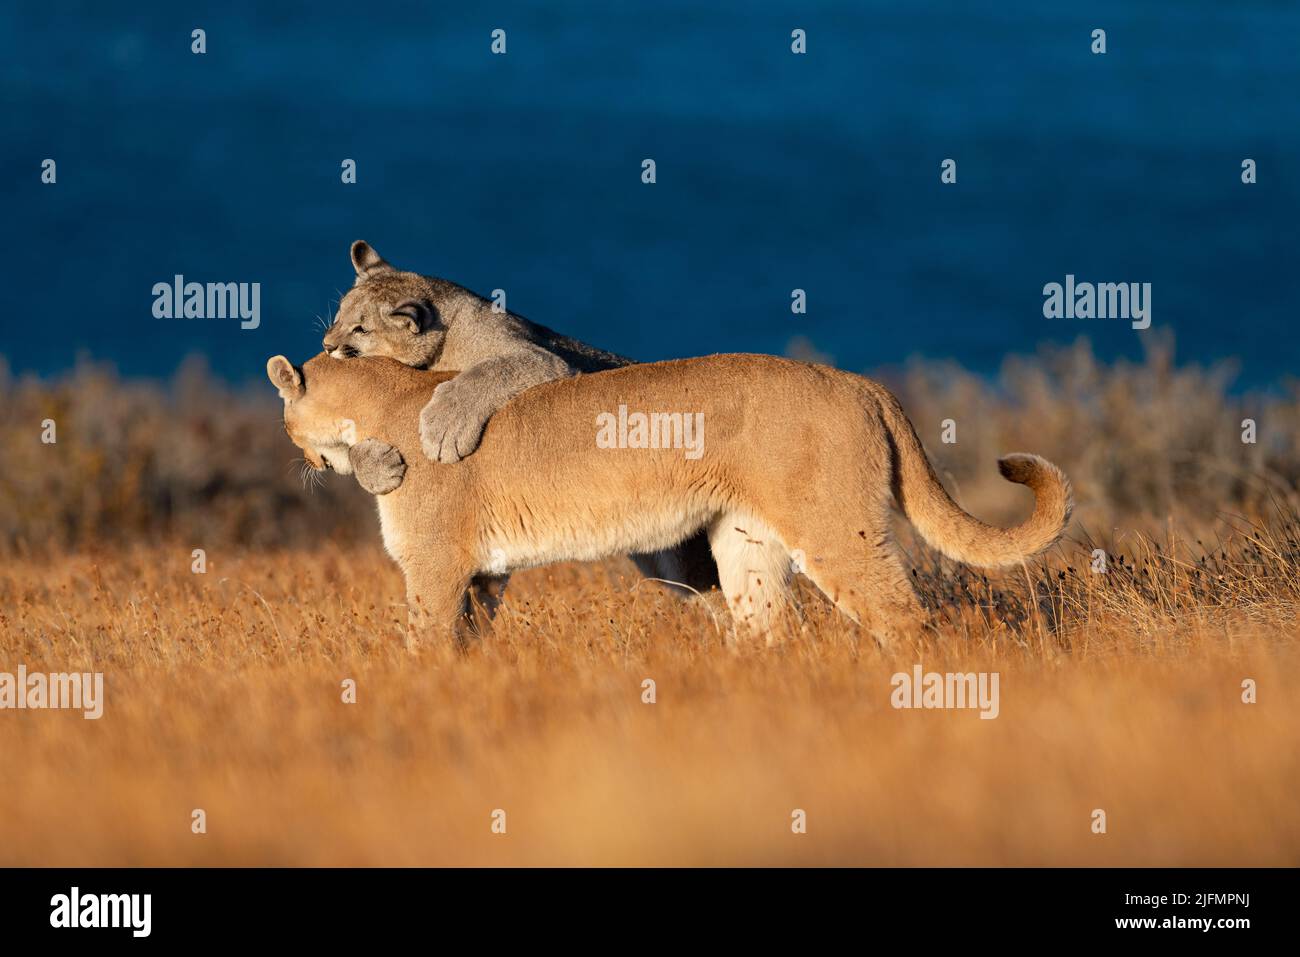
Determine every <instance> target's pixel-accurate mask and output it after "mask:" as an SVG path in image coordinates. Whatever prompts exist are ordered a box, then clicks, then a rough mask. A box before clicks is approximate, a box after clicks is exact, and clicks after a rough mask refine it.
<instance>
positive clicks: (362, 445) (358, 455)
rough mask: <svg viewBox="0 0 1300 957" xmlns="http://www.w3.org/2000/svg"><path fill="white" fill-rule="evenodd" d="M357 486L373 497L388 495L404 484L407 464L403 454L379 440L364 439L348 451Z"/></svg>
mask: <svg viewBox="0 0 1300 957" xmlns="http://www.w3.org/2000/svg"><path fill="white" fill-rule="evenodd" d="M348 461H349V462H351V463H352V472H353V474H355V475H356V477H357V484H359V485H360V486H361V487H362V488H363V489H365V490H366V491H367V492H369V493H370V494H371V495H387V494H388V493H389V492H391V491H392V490H393V489H395V488H397V486H399V485H401V484H402V478H403V477H404V476H405V475H406V462H405V460H404V459H403V458H402V453H401V452H399V451H397V449H395V448H393V447H392V446H391V445H389V444H388V443H387V442H381V441H379V439H363V440H362V441H360V442H358V443H357V444H356V445H354V446H352V448H350V449H348Z"/></svg>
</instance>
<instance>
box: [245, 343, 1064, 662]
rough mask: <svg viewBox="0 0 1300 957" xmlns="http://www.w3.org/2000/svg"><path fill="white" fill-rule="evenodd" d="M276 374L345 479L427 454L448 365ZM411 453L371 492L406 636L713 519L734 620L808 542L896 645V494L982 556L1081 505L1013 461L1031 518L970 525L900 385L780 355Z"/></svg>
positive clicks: (524, 401)
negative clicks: (657, 415)
mask: <svg viewBox="0 0 1300 957" xmlns="http://www.w3.org/2000/svg"><path fill="white" fill-rule="evenodd" d="M267 375H268V376H269V377H270V379H271V381H272V383H274V384H275V386H276V387H277V389H278V390H279V392H280V396H281V397H282V398H283V399H284V422H285V428H286V429H287V431H288V433H289V435H290V437H291V438H292V439H293V441H294V442H295V443H296V444H297V445H298V446H299V447H300V448H301V449H302V450H303V452H304V454H305V455H306V458H307V461H308V462H309V463H311V464H312V465H313V466H315V467H317V468H333V469H335V470H337V471H340V472H344V473H346V472H349V471H350V470H351V463H350V461H349V455H348V453H349V449H350V448H351V447H352V446H354V445H356V444H357V443H359V442H362V441H366V440H367V439H372V438H373V439H378V440H379V441H381V442H384V443H387V444H389V445H391V446H394V447H395V448H397V449H399V450H408V449H414V448H415V446H416V444H417V443H418V442H419V441H420V438H419V433H418V425H417V422H418V414H417V413H418V412H419V409H420V407H421V406H422V405H423V404H424V402H426V401H427V397H428V394H429V391H430V388H431V387H432V386H436V385H437V384H438V383H441V382H443V381H446V380H447V379H449V378H450V377H451V375H452V373H439V372H430V371H423V370H418V369H413V368H410V367H408V366H405V365H402V364H401V363H399V362H396V361H393V360H390V359H353V360H349V361H346V362H343V361H339V360H337V359H333V358H331V357H329V356H328V355H319V356H316V357H315V358H313V359H311V360H309V361H308V362H307V363H306V364H304V365H303V366H302V367H301V368H295V367H294V366H293V365H292V364H290V362H289V361H288V360H287V359H285V358H284V357H283V356H275V357H273V358H272V359H270V360H269V361H268V363H267ZM620 407H622V408H620ZM627 409H632V410H639V411H641V412H642V413H645V412H652V411H658V412H678V413H684V414H686V415H698V416H702V420H703V422H704V423H705V429H706V431H705V433H704V436H702V438H704V439H705V441H702V442H701V443H699V446H698V454H696V453H697V449H696V448H695V447H694V446H692V447H689V448H688V447H684V446H683V443H678V442H675V441H673V439H674V438H675V436H672V435H661V436H660V439H666V441H657V442H655V443H653V445H649V443H647V442H645V441H639V442H636V443H632V442H622V441H619V442H614V443H610V442H609V441H608V438H609V436H608V435H606V436H605V439H604V440H600V441H598V438H599V436H600V434H601V432H602V430H606V431H607V430H608V426H609V422H610V416H617V418H618V420H619V421H620V422H621V421H622V420H623V419H624V418H625V417H627V418H630V416H628V414H627V412H626V410H627ZM644 438H645V436H644V434H643V435H642V439H644ZM654 446H657V447H654ZM407 459H408V465H409V467H408V470H407V473H406V475H405V479H404V481H403V482H402V484H401V486H400V487H399V488H397V489H396V490H394V491H393V492H391V493H389V494H387V495H382V496H379V497H378V503H379V516H380V523H381V526H382V529H383V536H384V544H385V546H386V548H387V549H388V552H389V554H390V555H391V556H392V557H393V558H394V560H396V561H397V563H398V564H399V565H400V566H401V568H402V571H403V572H404V573H405V576H406V585H407V597H408V607H409V610H410V613H411V626H412V628H411V634H413V635H419V634H421V633H423V632H425V631H428V630H434V631H437V632H445V631H446V630H448V629H452V628H455V627H456V626H457V622H458V621H460V620H461V619H462V616H463V615H464V612H465V607H466V589H467V588H468V586H469V585H470V583H471V581H472V580H473V579H474V577H475V576H476V575H479V574H482V573H483V572H485V571H492V570H494V569H497V568H500V567H502V566H504V567H505V568H506V569H509V570H513V569H517V568H524V567H528V566H533V565H539V564H545V563H549V562H557V561H567V560H596V559H601V558H604V557H607V556H610V555H618V554H623V553H627V552H647V551H656V550H659V549H664V548H670V547H672V546H673V545H675V544H677V543H678V542H681V541H683V540H685V539H686V538H688V537H690V536H692V535H694V534H696V533H698V532H700V531H701V530H703V531H705V532H706V534H707V535H708V540H709V544H710V547H711V549H712V552H713V556H714V558H715V560H716V561H717V564H718V572H719V577H720V579H721V582H722V590H723V593H724V594H725V596H726V599H727V603H728V606H729V607H730V608H731V611H732V614H733V616H734V617H735V618H736V620H737V621H738V622H739V623H742V624H744V625H747V626H749V627H751V628H757V629H760V630H763V629H765V628H766V627H767V626H768V625H769V623H770V621H771V618H772V615H773V614H774V613H775V612H776V611H778V610H779V609H780V608H781V607H783V606H784V605H785V604H786V603H787V602H788V601H789V599H790V588H789V585H790V579H791V575H792V572H793V570H794V569H793V567H792V566H793V562H792V555H795V554H797V555H799V556H800V561H799V565H800V569H799V570H801V571H802V572H803V573H804V574H806V575H807V576H808V577H809V578H810V579H811V580H812V581H813V583H814V584H816V586H817V587H818V588H819V589H820V590H821V591H822V592H823V593H824V594H825V595H826V596H827V597H828V598H829V599H830V600H831V601H833V602H834V603H835V604H836V606H837V607H838V608H839V609H840V610H841V611H842V612H844V613H845V614H846V615H848V616H849V617H851V618H853V619H854V620H856V621H858V622H860V623H862V624H863V625H864V626H865V627H866V628H868V629H869V631H870V632H871V633H872V634H873V635H874V636H876V637H877V639H878V640H880V641H881V642H882V643H887V642H889V641H891V640H892V639H894V638H897V637H899V636H905V635H910V634H913V633H915V632H916V631H917V630H918V629H919V628H920V627H921V625H922V623H923V621H924V615H923V612H922V609H921V606H920V603H919V602H918V601H917V598H916V595H915V593H914V592H913V590H912V587H911V584H910V583H909V581H908V578H907V574H906V572H905V571H904V569H903V565H902V563H901V562H900V561H899V558H898V555H897V552H896V550H895V546H894V543H893V541H892V538H891V533H890V524H889V507H890V503H891V501H896V502H897V504H898V505H899V506H900V508H901V509H902V511H903V513H904V514H905V515H906V516H907V518H908V519H909V520H910V521H911V522H912V524H913V525H914V526H915V527H916V529H917V531H918V532H919V533H920V534H921V536H922V537H923V538H924V539H925V540H926V541H927V542H929V543H930V544H931V545H933V546H934V547H935V548H937V549H938V550H939V551H941V552H943V553H944V554H946V555H948V556H950V557H952V558H954V559H957V560H959V561H963V562H968V563H970V564H973V565H980V566H984V567H999V566H1006V565H1011V564H1016V563H1018V562H1021V561H1023V560H1025V559H1027V558H1029V557H1031V556H1033V555H1035V554H1038V553H1039V552H1041V551H1043V550H1044V549H1046V548H1048V547H1049V546H1051V545H1052V544H1053V543H1054V542H1055V541H1056V540H1057V539H1058V538H1059V537H1060V535H1061V533H1062V532H1063V530H1064V529H1065V526H1066V523H1067V522H1068V521H1069V516H1070V511H1071V494H1070V485H1069V482H1068V481H1067V480H1066V478H1065V476H1064V475H1063V474H1062V473H1061V471H1060V470H1059V469H1058V468H1057V467H1056V466H1054V465H1052V464H1051V463H1050V462H1048V461H1046V460H1045V459H1042V458H1039V457H1038V456H1036V455H1027V454H1014V455H1008V456H1005V457H1004V458H1002V459H1000V460H999V462H998V467H999V468H1000V470H1001V472H1002V475H1003V476H1004V477H1005V478H1007V479H1008V480H1010V481H1012V482H1018V483H1020V484H1023V485H1027V486H1029V488H1030V489H1032V490H1033V492H1034V498H1035V502H1034V510H1033V513H1032V514H1031V515H1030V517H1029V518H1028V519H1026V520H1025V521H1024V522H1022V523H1021V524H1020V525H1017V526H1015V527H1014V528H1009V529H1003V528H997V527H994V526H990V525H987V524H985V523H983V522H981V521H979V520H978V519H975V518H973V517H971V516H970V515H968V514H966V513H965V512H963V511H962V510H961V509H960V508H959V507H958V506H957V505H956V504H955V503H954V502H953V501H952V499H951V498H949V496H948V494H947V493H946V492H945V491H944V489H943V486H942V485H940V484H939V481H938V479H937V478H936V477H935V474H934V471H933V470H932V469H931V467H930V463H929V461H928V459H927V458H926V456H925V451H924V450H923V449H922V447H921V442H920V440H919V439H918V438H917V436H916V432H915V431H914V430H913V428H912V425H911V423H910V422H908V420H907V417H906V415H904V413H903V410H902V409H901V407H900V406H899V404H898V402H897V400H896V399H895V398H894V396H893V395H892V394H890V393H889V391H888V390H886V389H885V388H884V387H882V386H880V385H878V384H876V383H874V382H871V381H870V380H867V379H864V378H861V377H860V376H856V375H852V374H850V373H846V372H841V371H839V370H836V369H831V368H827V367H824V366H814V365H808V364H804V363H800V362H793V361H790V360H786V359H778V358H774V357H771V356H748V355H735V356H710V357H707V358H702V359H682V360H677V361H673V362H659V363H653V364H649V365H634V366H627V367H624V368H621V369H614V370H610V371H607V372H599V373H594V374H592V375H583V376H578V377H575V378H568V379H561V380H559V381H556V382H550V383H546V384H543V385H540V386H537V387H535V388H532V389H529V390H528V391H526V392H524V393H522V394H521V395H519V396H517V397H516V398H515V399H514V400H513V401H512V402H510V403H509V404H508V405H506V406H505V407H504V408H502V409H501V410H500V411H499V412H497V414H496V415H494V416H493V417H492V419H491V421H490V422H489V423H488V427H487V429H486V431H485V433H484V436H483V441H482V444H481V446H480V448H479V449H478V451H477V452H476V453H475V454H474V455H472V456H470V457H468V458H467V459H465V460H464V461H462V462H460V463H458V464H455V465H439V464H435V463H431V462H428V461H427V460H425V459H424V457H423V456H418V455H408V456H407Z"/></svg>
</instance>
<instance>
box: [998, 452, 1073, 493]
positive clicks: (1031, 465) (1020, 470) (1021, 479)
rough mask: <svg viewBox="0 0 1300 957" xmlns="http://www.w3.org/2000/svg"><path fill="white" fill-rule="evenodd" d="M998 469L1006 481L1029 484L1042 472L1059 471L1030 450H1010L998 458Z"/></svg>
mask: <svg viewBox="0 0 1300 957" xmlns="http://www.w3.org/2000/svg"><path fill="white" fill-rule="evenodd" d="M998 471H999V472H1001V473H1002V477H1003V478H1004V479H1006V480H1007V481H1008V482H1015V483H1016V484H1017V485H1029V484H1031V483H1032V482H1033V481H1034V480H1035V479H1037V478H1039V477H1040V476H1042V474H1043V473H1044V472H1049V473H1050V472H1057V473H1059V472H1060V469H1058V468H1057V467H1056V466H1055V465H1053V464H1052V463H1051V462H1049V461H1047V459H1045V458H1043V457H1042V456H1041V455H1034V454H1033V453H1032V452H1011V453H1008V454H1007V455H1004V456H1002V458H1000V459H998ZM1062 477H1064V476H1062Z"/></svg>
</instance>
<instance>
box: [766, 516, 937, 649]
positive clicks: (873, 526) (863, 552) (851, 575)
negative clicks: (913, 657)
mask: <svg viewBox="0 0 1300 957" xmlns="http://www.w3.org/2000/svg"><path fill="white" fill-rule="evenodd" d="M791 543H792V544H793V545H794V547H796V548H800V549H801V565H802V566H803V567H802V571H803V572H804V574H806V575H807V576H808V577H809V578H810V579H812V582H813V584H814V585H816V586H817V588H818V589H819V590H820V591H821V592H822V594H824V595H825V596H826V597H827V598H829V599H830V600H831V601H832V602H834V603H835V607H836V608H838V609H839V610H840V611H842V612H844V614H846V615H848V616H849V617H850V618H852V619H853V620H854V621H856V622H858V624H860V625H862V626H863V627H864V628H866V629H867V631H869V632H870V633H871V635H872V637H874V638H875V639H876V641H877V642H879V644H880V645H881V647H884V648H888V647H891V646H895V645H896V644H897V643H898V642H900V641H906V640H909V639H912V638H915V637H916V636H918V635H919V634H920V633H921V630H922V628H923V627H924V626H925V622H926V615H925V610H924V609H923V608H922V607H921V603H920V601H919V600H918V599H917V597H916V592H915V591H914V590H913V588H912V583H911V582H910V581H908V579H907V571H906V569H905V568H904V567H903V563H902V561H901V560H900V559H899V557H898V550H897V548H896V547H895V546H894V543H893V541H892V540H891V539H890V534H889V527H888V519H887V518H886V517H885V516H881V517H880V518H879V519H877V520H875V521H872V522H870V523H862V524H860V525H857V526H855V525H853V524H851V523H849V524H847V525H846V523H845V522H844V520H842V519H836V518H835V517H833V516H827V517H825V518H823V519H822V520H821V521H819V522H818V523H817V527H815V528H810V529H806V530H801V531H800V532H799V533H797V534H794V535H792V536H791Z"/></svg>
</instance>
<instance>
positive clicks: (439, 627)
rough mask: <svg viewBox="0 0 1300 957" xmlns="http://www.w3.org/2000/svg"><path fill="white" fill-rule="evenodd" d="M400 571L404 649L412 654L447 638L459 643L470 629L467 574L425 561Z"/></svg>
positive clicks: (439, 563) (468, 577)
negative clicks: (403, 581)
mask: <svg viewBox="0 0 1300 957" xmlns="http://www.w3.org/2000/svg"><path fill="white" fill-rule="evenodd" d="M403 571H404V572H405V574H406V611H407V629H406V647H407V650H409V651H414V650H415V649H416V648H418V647H419V646H421V645H424V644H427V643H431V642H438V641H445V640H446V639H448V638H452V639H455V640H456V641H457V642H463V641H464V640H465V639H466V637H467V635H468V631H469V626H470V622H469V621H468V618H467V611H468V608H467V605H466V598H467V594H466V591H467V589H468V588H469V584H470V579H471V575H470V574H469V572H466V571H462V570H458V569H455V568H452V567H450V566H449V565H446V564H444V563H441V562H427V561H421V562H418V563H411V564H407V565H406V566H405V567H404V568H403Z"/></svg>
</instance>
